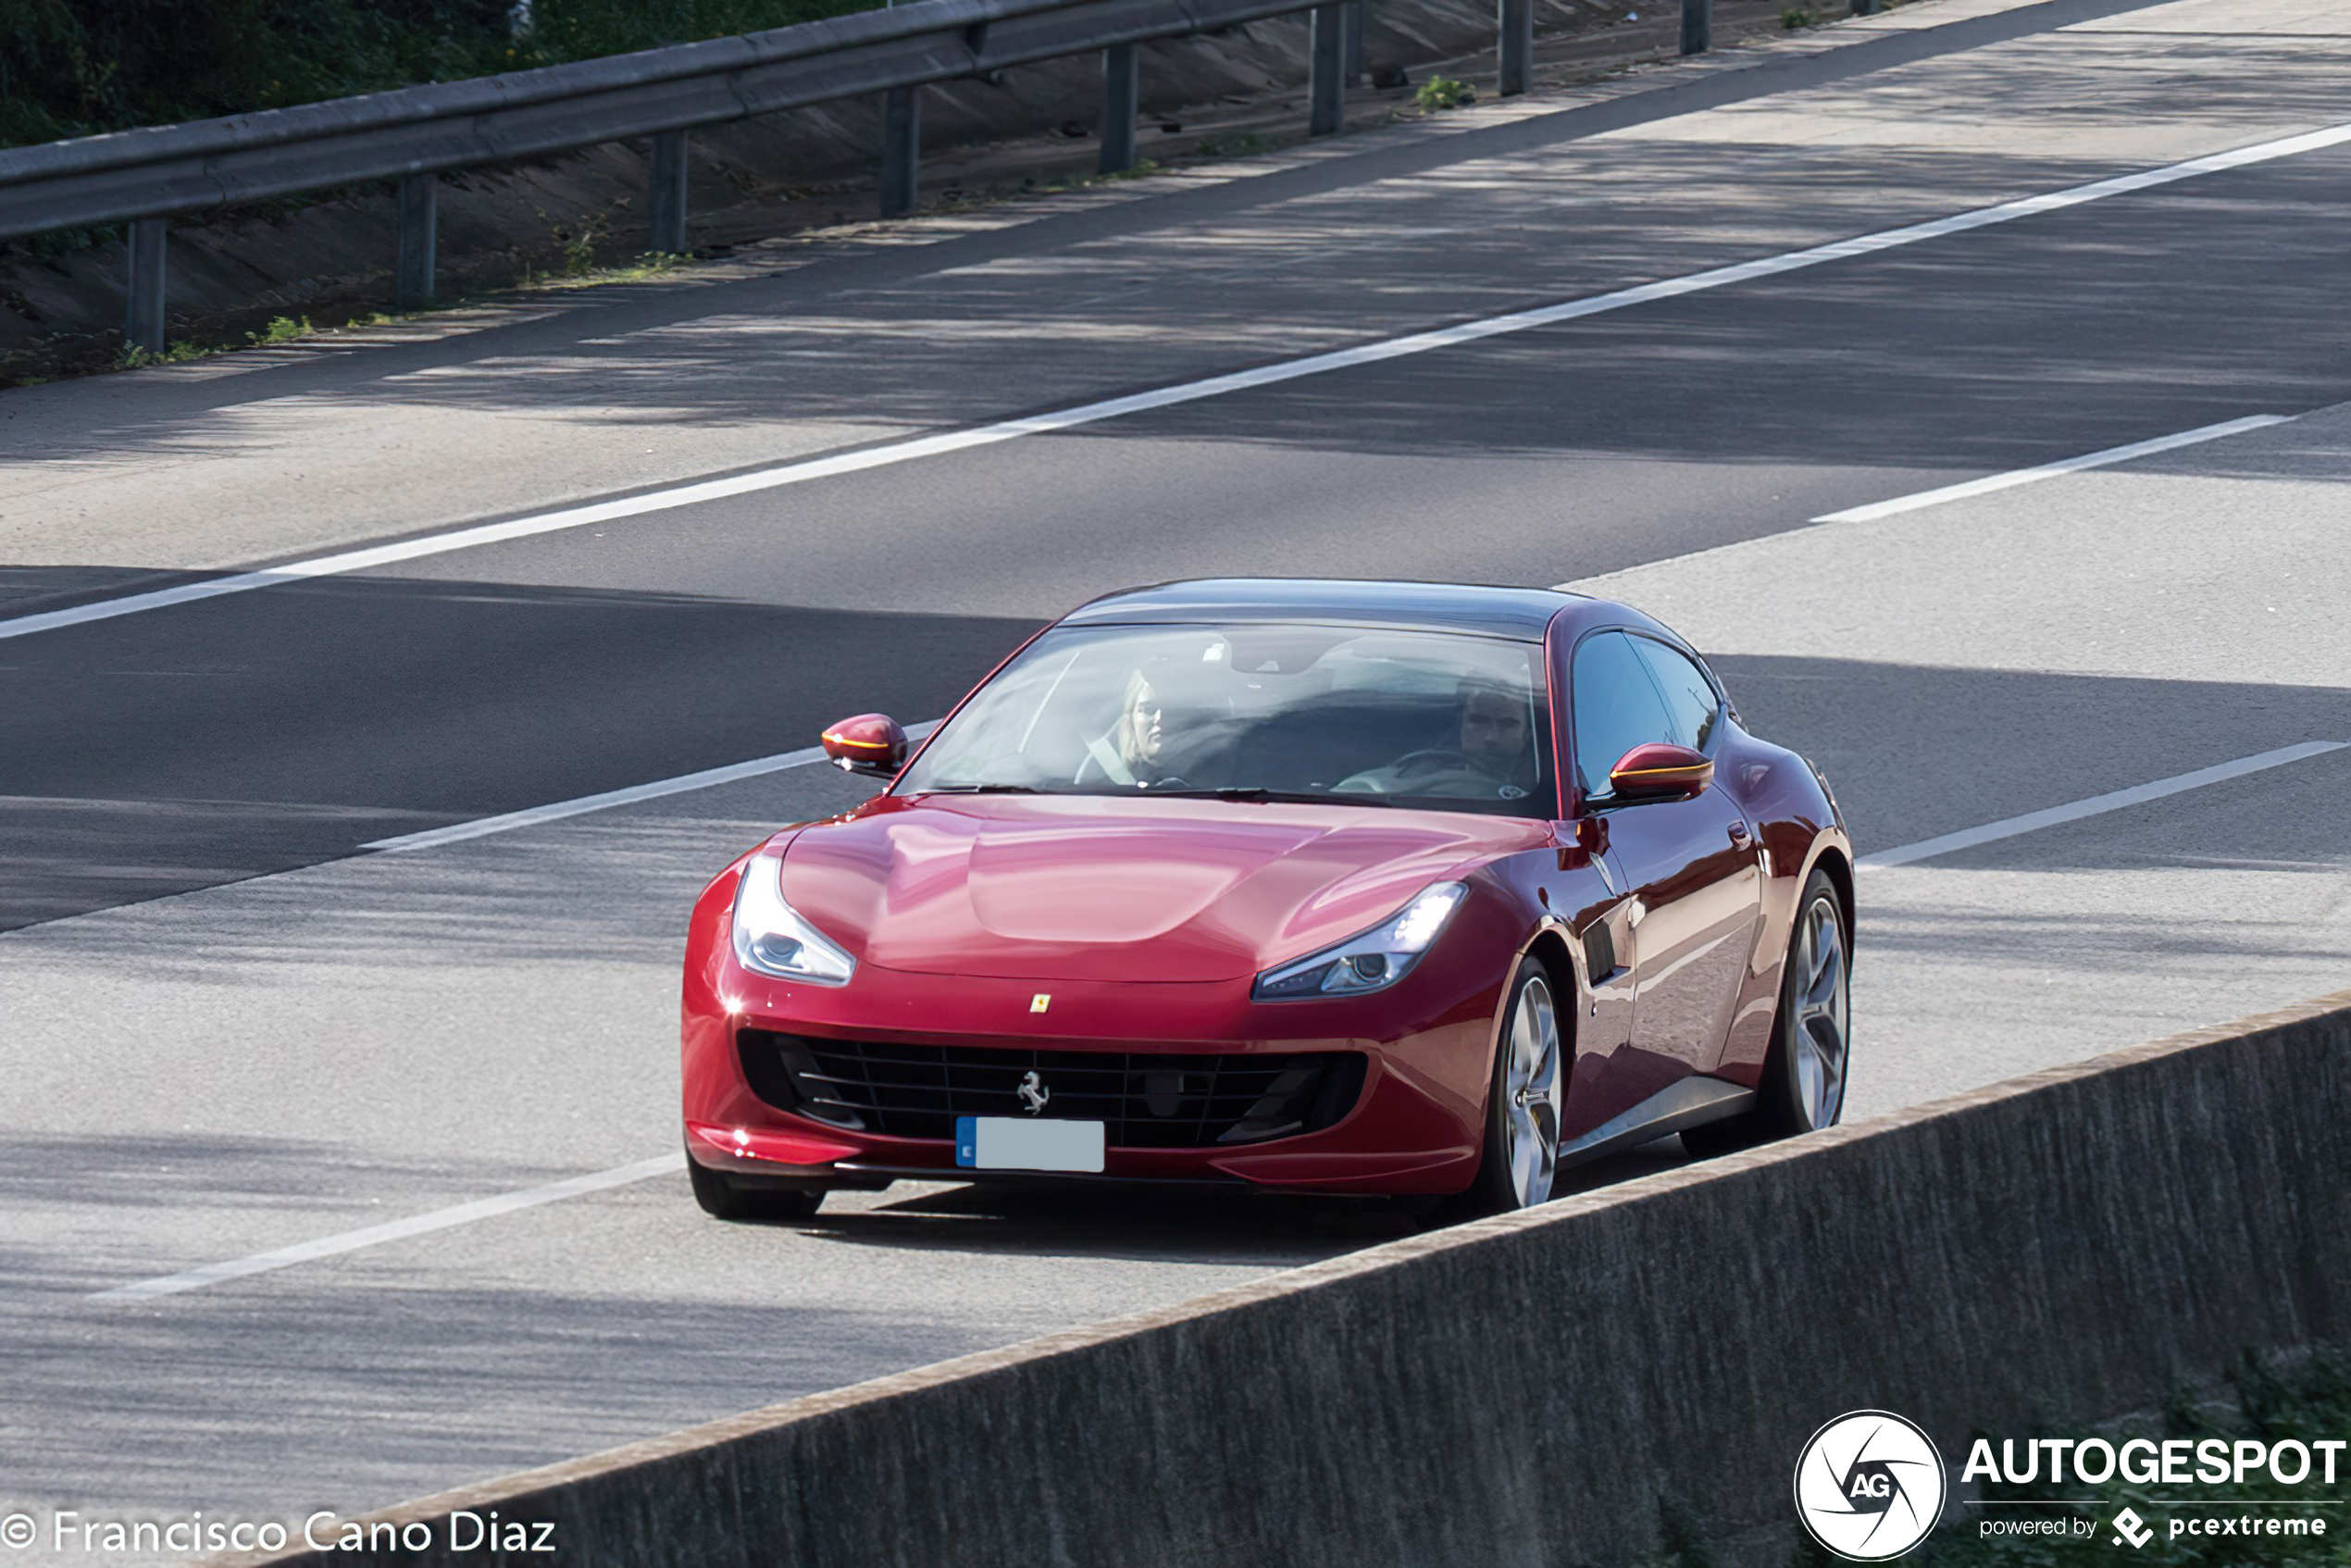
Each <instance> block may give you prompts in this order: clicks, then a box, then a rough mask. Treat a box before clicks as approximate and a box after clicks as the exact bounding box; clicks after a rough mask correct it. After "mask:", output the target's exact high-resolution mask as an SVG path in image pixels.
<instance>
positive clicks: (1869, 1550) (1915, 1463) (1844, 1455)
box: [1796, 1410, 1949, 1562]
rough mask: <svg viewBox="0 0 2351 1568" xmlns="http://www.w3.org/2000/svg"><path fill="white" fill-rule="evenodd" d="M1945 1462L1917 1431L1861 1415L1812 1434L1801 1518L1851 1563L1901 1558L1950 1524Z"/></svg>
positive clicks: (1886, 1417) (1800, 1493) (1803, 1466)
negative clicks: (1940, 1525)
mask: <svg viewBox="0 0 2351 1568" xmlns="http://www.w3.org/2000/svg"><path fill="white" fill-rule="evenodd" d="M1948 1485H1949V1483H1948V1480H1947V1477H1946V1475H1945V1474H1944V1470H1943V1456H1942V1455H1941V1454H1939V1453H1937V1452H1936V1451H1935V1449H1934V1442H1933V1441H1932V1440H1931V1439H1930V1438H1929V1437H1927V1435H1926V1434H1925V1433H1924V1432H1922V1431H1921V1430H1920V1429H1919V1427H1918V1425H1917V1423H1915V1422H1911V1421H1908V1420H1905V1419H1904V1418H1903V1417H1901V1416H1898V1415H1896V1414H1895V1413H1894V1412H1891V1411H1884V1410H1857V1411H1853V1412H1850V1413H1848V1414H1845V1415H1840V1416H1838V1417H1837V1418H1836V1419H1835V1421H1832V1422H1830V1423H1829V1424H1828V1425H1825V1426H1823V1427H1822V1428H1821V1429H1820V1430H1819V1431H1817V1432H1815V1433H1813V1434H1812V1439H1811V1441H1810V1442H1808V1443H1806V1444H1805V1445H1804V1451H1803V1453H1802V1454H1800V1455H1798V1456H1797V1461H1796V1512H1797V1517H1798V1518H1799V1519H1801V1520H1803V1521H1804V1527H1805V1529H1807V1530H1808V1531H1810V1532H1811V1536H1812V1538H1813V1539H1814V1540H1816V1541H1818V1542H1820V1543H1821V1545H1822V1546H1823V1547H1825V1548H1827V1549H1829V1550H1830V1551H1832V1552H1834V1553H1835V1554H1836V1555H1837V1556H1839V1557H1842V1558H1844V1559H1846V1560H1847V1562H1885V1561H1886V1560H1887V1559H1889V1558H1895V1557H1899V1556H1901V1555H1902V1554H1903V1553H1904V1552H1907V1551H1909V1549H1911V1548H1912V1547H1915V1546H1917V1545H1918V1544H1919V1543H1920V1542H1921V1541H1922V1540H1924V1539H1926V1537H1927V1532H1928V1531H1930V1530H1932V1529H1934V1522H1935V1521H1936V1520H1937V1519H1940V1518H1941V1517H1942V1516H1943V1501H1944V1493H1945V1490H1946V1488H1947V1486H1948Z"/></svg>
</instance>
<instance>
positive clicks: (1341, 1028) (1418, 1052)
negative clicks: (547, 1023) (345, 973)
mask: <svg viewBox="0 0 2351 1568" xmlns="http://www.w3.org/2000/svg"><path fill="white" fill-rule="evenodd" d="M697 945H698V949H699V951H698V952H695V953H694V954H693V955H692V956H690V960H689V967H688V973H687V985H686V996H685V1007H684V1016H683V1039H682V1043H683V1069H684V1071H683V1087H684V1107H683V1108H684V1113H685V1123H686V1137H687V1146H688V1150H689V1152H690V1155H691V1157H692V1158H694V1159H695V1160H697V1161H698V1162H700V1163H701V1164H704V1165H707V1166H710V1167H712V1168H714V1169H719V1170H726V1171H729V1172H734V1173H738V1174H740V1175H744V1176H770V1177H776V1178H782V1179H793V1180H809V1181H831V1182H837V1183H839V1184H840V1185H843V1186H855V1185H870V1184H873V1183H876V1182H879V1181H883V1180H889V1179H897V1178H903V1177H914V1178H927V1179H935V1180H951V1181H986V1180H1006V1181H1020V1182H1033V1181H1037V1180H1040V1179H1050V1180H1066V1181H1072V1182H1078V1183H1083V1182H1088V1181H1095V1180H1111V1181H1119V1180H1126V1181H1152V1182H1165V1183H1212V1184H1217V1185H1223V1186H1226V1187H1231V1186H1236V1185H1242V1184H1248V1185H1255V1186H1259V1187H1265V1188H1281V1189H1285V1190H1289V1191H1308V1192H1332V1193H1359V1194H1360V1193H1396V1194H1415V1193H1449V1192H1458V1191H1460V1190H1462V1188H1465V1187H1466V1186H1468V1184H1469V1182H1470V1180H1471V1179H1472V1177H1473V1176H1474V1175H1475V1174H1476V1169H1477V1162H1478V1159H1479V1155H1480V1151H1481V1145H1482V1127H1483V1119H1484V1112H1485V1097H1486V1082H1487V1077H1488V1073H1489V1069H1490V1066H1491V1062H1492V1055H1491V1052H1492V1049H1493V1019H1494V1014H1495V1012H1496V1009H1497V1006H1498V1004H1499V989H1500V986H1499V980H1494V979H1486V980H1484V981H1482V982H1481V981H1476V980H1471V981H1467V982H1463V981H1461V980H1460V979H1458V978H1453V979H1451V980H1449V977H1447V976H1446V975H1445V974H1444V972H1443V971H1442V970H1438V969H1432V968H1431V967H1430V966H1428V965H1425V964H1424V965H1423V966H1421V967H1419V968H1416V969H1415V970H1414V972H1413V973H1412V974H1411V975H1408V976H1407V977H1405V978H1404V980H1403V981H1401V982H1399V984H1398V985H1396V986H1395V987H1393V988H1391V989H1390V990H1388V991H1384V992H1380V993H1376V994H1375V995H1374V996H1370V997H1356V998H1348V999H1344V1000H1337V1001H1331V1002H1319V1001H1317V1002H1271V1003H1267V1002H1253V1001H1251V1000H1250V994H1249V984H1248V982H1246V981H1232V982H1211V983H1198V984H1196V983H1176V982H1170V983H1141V984H1115V983H1104V982H1091V981H1088V982H1072V981H1047V980H1027V979H1017V980H1008V979H986V978H979V979H975V978H965V977H948V976H938V975H919V974H908V973H903V972H897V971H890V970H885V969H880V968H877V967H876V966H872V965H864V966H861V967H860V968H859V970H858V972H857V974H856V976H855V977H853V978H852V980H851V982H850V983H849V984H848V985H846V986H842V987H837V988H828V987H815V986H803V985H793V984H790V983H789V982H783V981H777V980H772V979H769V978H767V977H762V976H758V975H754V974H751V973H749V972H747V971H745V970H743V969H741V968H740V967H739V966H737V965H736V964H735V963H734V962H733V957H732V954H731V952H727V951H726V950H725V949H724V946H723V944H709V943H703V944H697ZM1040 996H1042V997H1045V998H1046V999H1047V1001H1046V1002H1045V1004H1044V1010H1043V1011H1041V1012H1040V1011H1036V1010H1035V1009H1036V1008H1037V1006H1038V1002H1037V999H1038V998H1039V997H1040ZM746 1033H752V1034H754V1035H765V1034H767V1033H775V1034H781V1035H788V1036H792V1037H797V1038H801V1039H810V1040H812V1041H819V1042H821V1041H825V1040H844V1041H859V1042H873V1043H877V1044H884V1045H889V1046H903V1047H913V1048H917V1049H932V1048H938V1047H942V1046H944V1047H950V1048H959V1049H961V1050H967V1051H975V1052H978V1051H986V1052H997V1051H1014V1052H1036V1051H1047V1052H1056V1053H1072V1054H1075V1053H1085V1052H1101V1053H1124V1054H1126V1055H1127V1056H1129V1057H1137V1056H1148V1057H1150V1058H1151V1059H1153V1060H1154V1061H1155V1060H1157V1059H1158V1058H1161V1057H1164V1058H1165V1059H1166V1060H1167V1061H1168V1062H1169V1063H1170V1064H1171V1065H1172V1066H1176V1067H1179V1068H1180V1066H1181V1065H1182V1064H1184V1063H1185V1062H1186V1061H1187V1060H1191V1061H1194V1062H1199V1061H1200V1060H1202V1059H1205V1058H1209V1057H1222V1058H1225V1059H1232V1058H1236V1057H1242V1056H1253V1055H1257V1054H1265V1055H1267V1056H1269V1057H1270V1056H1275V1055H1288V1054H1292V1053H1301V1052H1303V1053H1323V1052H1348V1053H1355V1054H1356V1055H1357V1056H1358V1057H1360V1060H1361V1062H1362V1087H1361V1089H1360V1090H1359V1091H1358V1092H1357V1093H1356V1094H1355V1096H1354V1098H1353V1103H1352V1104H1351V1106H1349V1107H1348V1108H1346V1109H1345V1111H1344V1113H1343V1114H1338V1115H1337V1119H1336V1120H1333V1121H1331V1122H1330V1123H1329V1125H1326V1126H1319V1127H1318V1128H1316V1130H1312V1131H1304V1132H1299V1133H1295V1134H1292V1135H1288V1136H1282V1137H1274V1138H1268V1139H1264V1140H1263V1141H1252V1142H1243V1143H1235V1144H1227V1145H1222V1146H1219V1145H1216V1144H1210V1145H1207V1146H1203V1147H1133V1146H1128V1147H1121V1146H1120V1145H1119V1144H1118V1143H1117V1142H1116V1141H1115V1140H1113V1142H1112V1144H1111V1146H1110V1148H1109V1149H1108V1151H1107V1152H1106V1155H1105V1160H1104V1168H1103V1171H1102V1174H1101V1176H1100V1177H1088V1176H1067V1177H1040V1176H1038V1175H1037V1174H1035V1173H1027V1172H1017V1171H982V1170H973V1169H967V1168H964V1167H961V1166H958V1165H957V1164H955V1149H954V1143H953V1140H952V1137H939V1138H902V1137H886V1136H881V1135H879V1134H877V1133H875V1132H871V1131H865V1130H852V1129H849V1128H844V1127H841V1126H835V1125H831V1124H830V1123H828V1122H827V1121H824V1120H820V1119H817V1118H816V1117H814V1116H811V1115H807V1114H795V1112H793V1111H792V1110H789V1109H784V1108H782V1107H780V1106H779V1105H778V1104H777V1103H776V1102H775V1101H777V1100H778V1099H788V1098H789V1097H788V1096H785V1095H781V1094H779V1093H778V1092H777V1089H776V1087H775V1086H774V1085H773V1084H772V1083H768V1084H765V1086H763V1087H765V1088H766V1089H767V1093H766V1094H765V1095H763V1094H762V1093H761V1092H760V1091H759V1089H758V1088H755V1087H754V1085H753V1082H752V1081H751V1080H750V1076H747V1075H746V1072H745V1070H744V1056H743V1041H742V1037H743V1036H744V1035H745V1034H746ZM957 1109H959V1110H966V1109H978V1107H976V1106H967V1105H965V1104H963V1103H959V1104H958V1106H957ZM1020 1110H1021V1107H1020V1105H1019V1104H1018V1102H1017V1101H1014V1099H1013V1098H1012V1097H1010V1096H1009V1095H1008V1096H1006V1097H1005V1103H1004V1105H1003V1106H1002V1107H1001V1112H999V1113H998V1114H1007V1115H1010V1114H1019V1113H1020ZM1046 1114H1048V1115H1049V1116H1050V1114H1051V1113H1050V1111H1049V1112H1048V1113H1046ZM1160 1141H1163V1139H1160Z"/></svg>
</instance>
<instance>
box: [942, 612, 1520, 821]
mask: <svg viewBox="0 0 2351 1568" xmlns="http://www.w3.org/2000/svg"><path fill="white" fill-rule="evenodd" d="M1550 758H1551V739H1550V721H1549V703H1548V701H1547V698H1546V694H1545V691H1544V686H1543V655H1542V649H1541V648H1540V647H1539V646H1538V645H1536V644H1534V643H1528V642H1514V641H1504V640H1501V639H1499V638H1487V637H1476V636H1470V635H1465V634H1455V633H1443V632H1426V631H1379V630H1363V629H1361V628H1350V627H1325V626H1246V625H1244V626H1091V627H1064V628H1057V629H1055V630H1053V631H1050V632H1047V633H1046V634H1045V635H1044V636H1042V637H1040V638H1039V639H1038V640H1037V641H1035V642H1033V643H1031V644H1030V645H1029V646H1028V648H1027V649H1026V651H1025V652H1023V653H1022V654H1021V655H1020V657H1018V658H1017V659H1015V660H1014V661H1013V663H1011V664H1010V665H1008V666H1005V667H1004V668H1003V669H1002V670H1001V671H1000V672H999V673H998V674H997V676H996V678H994V679H992V680H990V681H989V683H988V684H987V685H986V686H984V687H982V688H981V689H980V691H978V692H977V693H976V695H974V696H973V698H972V700H971V701H970V703H968V704H966V705H965V706H964V710H963V711H962V712H961V713H959V714H957V715H956V716H955V717H954V719H953V721H952V722H951V723H950V724H948V725H947V726H946V727H945V728H942V729H941V730H940V731H939V734H938V735H937V736H935V737H934V738H933V739H932V740H931V742H930V744H929V745H928V746H927V747H925V748H924V750H923V752H922V754H921V755H920V756H918V757H916V758H915V759H914V765H913V766H912V767H911V768H909V769H908V770H907V773H906V776H905V778H903V779H902V780H901V782H900V783H899V785H898V792H899V793H901V794H914V793H919V792H925V791H943V790H1026V791H1035V792H1038V793H1042V794H1056V795H1088V794H1091V795H1125V794H1136V793H1142V792H1149V793H1153V794H1162V795H1166V794H1176V795H1182V794H1194V795H1220V794H1233V795H1238V796H1241V797H1244V798H1248V797H1254V798H1261V799H1276V800H1287V799H1307V800H1321V799H1328V800H1332V801H1337V802H1341V803H1352V804H1358V805H1405V806H1417V807H1423V808H1434V809H1437V810H1444V811H1476V812H1488V813H1492V814H1494V815H1503V816H1545V817H1547V816H1550V815H1554V812H1555V803H1556V795H1557V791H1556V789H1555V786H1554V784H1553V781H1552V778H1551V769H1550Z"/></svg>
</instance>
